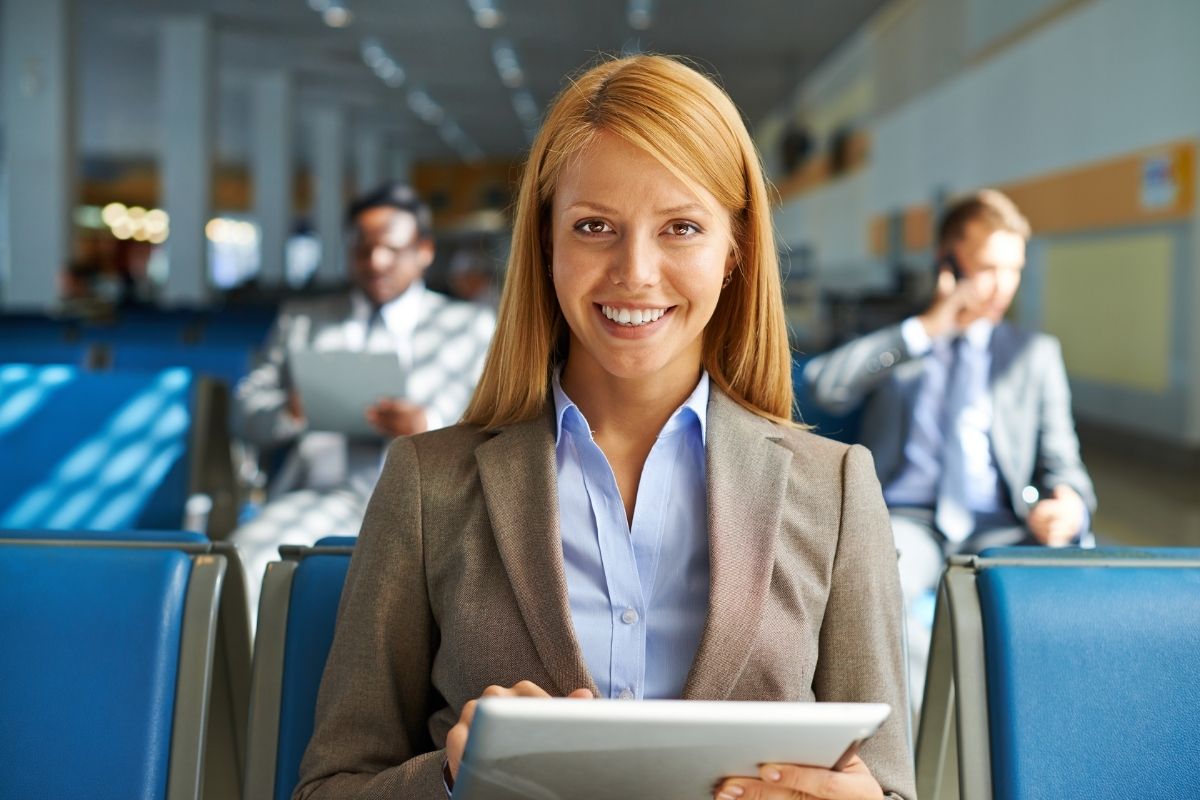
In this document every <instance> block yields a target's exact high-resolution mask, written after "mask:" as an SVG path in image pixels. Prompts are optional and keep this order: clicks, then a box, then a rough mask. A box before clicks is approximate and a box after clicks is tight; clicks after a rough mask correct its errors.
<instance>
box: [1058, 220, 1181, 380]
mask: <svg viewBox="0 0 1200 800" xmlns="http://www.w3.org/2000/svg"><path fill="white" fill-rule="evenodd" d="M1045 253H1046V260H1045V263H1046V281H1045V294H1044V302H1045V306H1044V309H1045V319H1044V328H1045V330H1046V331H1047V332H1048V333H1052V334H1054V335H1055V336H1057V337H1058V338H1059V339H1060V340H1061V341H1062V346H1063V357H1064V359H1065V360H1066V364H1067V372H1069V373H1070V374H1071V375H1072V376H1073V377H1077V378H1086V379H1088V380H1094V381H1100V382H1103V383H1109V384H1116V385H1120V386H1125V387H1129V388H1134V389H1141V390H1144V391H1149V392H1156V393H1161V392H1164V391H1165V390H1166V389H1167V385H1168V382H1169V365H1170V355H1171V303H1172V300H1171V292H1172V288H1171V287H1172V285H1173V280H1172V273H1173V270H1174V263H1175V252H1174V241H1173V238H1172V237H1171V235H1170V234H1165V233H1154V234H1135V235H1129V236H1122V237H1119V238H1117V237H1110V236H1106V237H1104V238H1103V239H1096V240H1092V241H1083V242H1067V243H1060V244H1053V245H1048V246H1047V247H1046V250H1045Z"/></svg>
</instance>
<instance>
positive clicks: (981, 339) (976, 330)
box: [962, 319, 996, 350]
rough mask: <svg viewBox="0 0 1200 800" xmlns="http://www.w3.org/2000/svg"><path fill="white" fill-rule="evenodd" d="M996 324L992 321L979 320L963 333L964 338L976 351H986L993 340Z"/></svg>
mask: <svg viewBox="0 0 1200 800" xmlns="http://www.w3.org/2000/svg"><path fill="white" fill-rule="evenodd" d="M995 329H996V324H995V323H994V322H992V321H991V320H990V319H977V320H975V321H974V322H972V323H971V324H970V325H968V326H967V329H966V330H965V331H963V333H962V335H963V338H964V339H966V340H967V342H968V343H969V344H970V345H971V346H972V347H974V348H975V349H976V350H986V349H987V347H988V344H989V343H990V342H991V340H992V331H994V330H995Z"/></svg>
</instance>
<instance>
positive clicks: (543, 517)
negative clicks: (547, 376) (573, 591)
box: [475, 403, 597, 696]
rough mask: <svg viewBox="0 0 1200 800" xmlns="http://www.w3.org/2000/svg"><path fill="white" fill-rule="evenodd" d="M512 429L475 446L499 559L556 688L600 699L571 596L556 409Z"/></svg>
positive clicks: (559, 691)
mask: <svg viewBox="0 0 1200 800" xmlns="http://www.w3.org/2000/svg"><path fill="white" fill-rule="evenodd" d="M546 405H547V410H546V413H544V414H542V415H541V416H540V417H538V418H536V419H532V420H527V421H525V422H519V423H516V424H513V425H510V426H508V427H506V428H504V429H503V430H501V431H499V432H498V433H497V434H496V435H495V436H493V437H492V438H491V439H488V440H487V441H486V442H484V443H483V444H481V445H479V446H478V447H477V448H475V461H476V463H477V464H478V465H479V479H480V482H481V483H482V485H483V495H484V501H485V502H486V504H487V510H488V517H489V518H490V519H491V523H492V533H493V535H494V536H495V539H496V547H497V548H498V549H499V551H500V560H501V561H502V562H503V563H504V569H505V571H506V572H507V573H508V579H509V582H510V583H511V584H512V589H513V594H514V595H515V596H516V599H517V606H518V608H519V609H520V611H521V616H522V617H523V618H524V620H525V627H526V628H527V629H528V630H529V635H530V637H531V638H532V639H533V644H534V647H535V648H536V649H537V652H538V656H539V657H540V658H541V660H542V664H543V666H545V668H546V672H547V673H548V674H549V675H550V677H551V679H552V680H553V682H554V684H555V685H554V686H552V687H551V686H546V687H543V688H545V689H546V690H547V691H549V692H551V693H552V694H553V693H555V692H556V690H557V694H558V695H559V696H562V695H565V694H567V693H568V692H571V691H573V690H575V689H581V688H584V687H587V688H589V689H591V690H592V694H596V693H597V690H596V684H595V681H593V680H592V676H591V673H590V672H589V671H588V668H587V663H586V662H585V661H584V658H583V651H582V650H581V649H580V647H579V641H578V640H577V639H576V638H575V629H574V626H573V625H572V622H571V605H570V601H569V599H568V598H567V579H566V574H565V572H564V571H563V560H562V537H561V535H560V533H559V527H558V491H557V489H556V487H557V485H558V483H557V474H556V472H557V466H556V464H555V460H554V430H555V423H554V416H553V411H554V405H553V404H552V403H547V404H546Z"/></svg>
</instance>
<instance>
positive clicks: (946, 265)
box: [938, 253, 963, 281]
mask: <svg viewBox="0 0 1200 800" xmlns="http://www.w3.org/2000/svg"><path fill="white" fill-rule="evenodd" d="M938 269H939V270H943V269H944V270H948V271H949V272H950V274H951V275H953V276H954V280H955V281H961V280H962V278H963V272H962V267H960V266H959V264H958V259H957V258H955V257H954V253H946V254H945V255H944V256H942V260H941V261H939V262H938Z"/></svg>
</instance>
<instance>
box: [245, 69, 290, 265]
mask: <svg viewBox="0 0 1200 800" xmlns="http://www.w3.org/2000/svg"><path fill="white" fill-rule="evenodd" d="M253 91H254V109H253V119H252V123H253V136H254V142H253V153H252V158H253V163H252V165H251V169H252V172H253V185H254V217H255V219H256V220H257V221H258V228H259V253H260V255H261V261H260V262H259V264H260V266H259V278H260V280H261V282H262V284H263V285H264V286H282V285H283V284H284V281H285V271H286V267H285V263H286V252H287V240H288V234H289V233H290V232H291V227H292V210H293V205H294V202H293V199H292V198H293V195H292V154H293V152H294V131H295V122H294V119H293V116H292V82H291V79H290V78H289V77H288V75H287V73H286V72H283V71H274V72H270V73H267V74H264V75H261V76H259V77H258V78H256V79H255V81H254V90H253Z"/></svg>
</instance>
